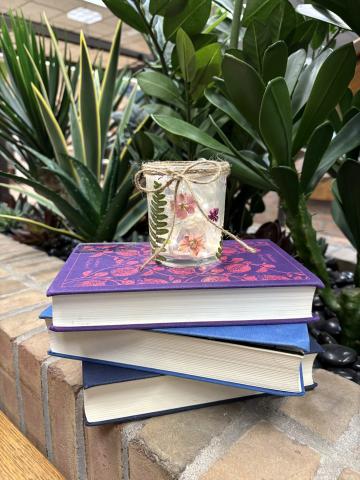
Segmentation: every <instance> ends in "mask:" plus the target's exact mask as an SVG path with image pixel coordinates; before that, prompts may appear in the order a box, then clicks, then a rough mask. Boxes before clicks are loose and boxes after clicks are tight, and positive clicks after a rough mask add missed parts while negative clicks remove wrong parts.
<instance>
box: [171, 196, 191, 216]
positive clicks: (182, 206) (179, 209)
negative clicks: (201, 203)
mask: <svg viewBox="0 0 360 480" xmlns="http://www.w3.org/2000/svg"><path fill="white" fill-rule="evenodd" d="M195 208H196V202H195V200H194V197H193V196H192V195H190V194H189V193H179V194H178V195H177V196H176V202H175V201H174V200H172V201H171V210H173V211H174V212H175V216H176V217H177V218H180V219H181V220H184V219H185V218H186V217H187V216H188V215H192V214H193V213H194V212H195Z"/></svg>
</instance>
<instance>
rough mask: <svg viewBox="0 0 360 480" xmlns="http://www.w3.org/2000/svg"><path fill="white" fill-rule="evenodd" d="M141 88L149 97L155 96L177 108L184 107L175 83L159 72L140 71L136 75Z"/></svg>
mask: <svg viewBox="0 0 360 480" xmlns="http://www.w3.org/2000/svg"><path fill="white" fill-rule="evenodd" d="M137 79H138V82H139V85H140V88H141V90H142V91H143V92H144V93H145V94H146V95H149V96H151V97H156V98H159V99H160V100H162V101H163V102H167V103H171V105H175V106H176V107H179V108H182V109H183V108H184V103H183V101H182V100H181V96H180V93H179V90H178V87H177V86H176V84H175V83H174V82H173V81H172V80H171V79H170V78H168V77H167V76H166V75H163V74H162V73H159V72H152V71H150V70H148V71H145V72H142V73H140V74H139V75H138V76H137Z"/></svg>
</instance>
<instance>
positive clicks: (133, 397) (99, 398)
mask: <svg viewBox="0 0 360 480" xmlns="http://www.w3.org/2000/svg"><path fill="white" fill-rule="evenodd" d="M317 351H319V348H318V345H317V344H314V345H312V348H311V353H309V354H307V355H305V357H304V361H303V377H304V385H305V389H306V390H309V389H312V388H314V387H315V384H314V381H313V377H312V367H313V362H314V360H315V357H316V352H317ZM83 383H84V409H85V415H86V420H87V424H88V425H99V424H103V423H113V422H125V421H130V420H140V419H143V418H148V417H154V416H159V415H165V414H169V413H175V412H179V411H184V410H190V409H195V408H201V407H207V406H210V405H217V404H219V403H227V402H234V401H236V400H240V399H243V398H250V397H253V396H258V395H261V393H260V392H256V391H254V390H248V389H242V388H236V387H229V386H225V385H220V384H215V383H209V382H202V381H197V380H189V379H186V378H181V377H174V376H170V375H160V374H158V373H153V372H149V371H146V370H135V369H133V368H124V367H116V366H112V365H104V364H99V363H94V362H83Z"/></svg>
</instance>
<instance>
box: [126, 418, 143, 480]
mask: <svg viewBox="0 0 360 480" xmlns="http://www.w3.org/2000/svg"><path fill="white" fill-rule="evenodd" d="M143 425H144V424H143V423H142V422H132V423H129V424H128V425H126V426H124V427H123V428H122V429H121V460H122V467H123V468H122V477H123V478H122V480H129V479H130V476H129V475H130V468H129V442H130V441H131V440H132V439H134V438H135V436H136V434H137V433H138V432H139V431H140V430H141V429H142V427H143ZM144 480H145V479H144Z"/></svg>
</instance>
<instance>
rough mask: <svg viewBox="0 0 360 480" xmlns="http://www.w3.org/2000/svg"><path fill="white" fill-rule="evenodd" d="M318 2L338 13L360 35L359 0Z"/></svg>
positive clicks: (325, 0) (324, 0) (317, 2)
mask: <svg viewBox="0 0 360 480" xmlns="http://www.w3.org/2000/svg"><path fill="white" fill-rule="evenodd" d="M316 4H317V5H318V6H321V7H323V8H326V9H329V10H331V12H333V13H335V14H337V15H338V16H339V17H341V18H342V19H343V21H344V22H346V23H347V24H348V25H349V27H350V28H351V30H353V31H354V32H356V33H357V34H358V35H360V16H359V1H358V0H316Z"/></svg>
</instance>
